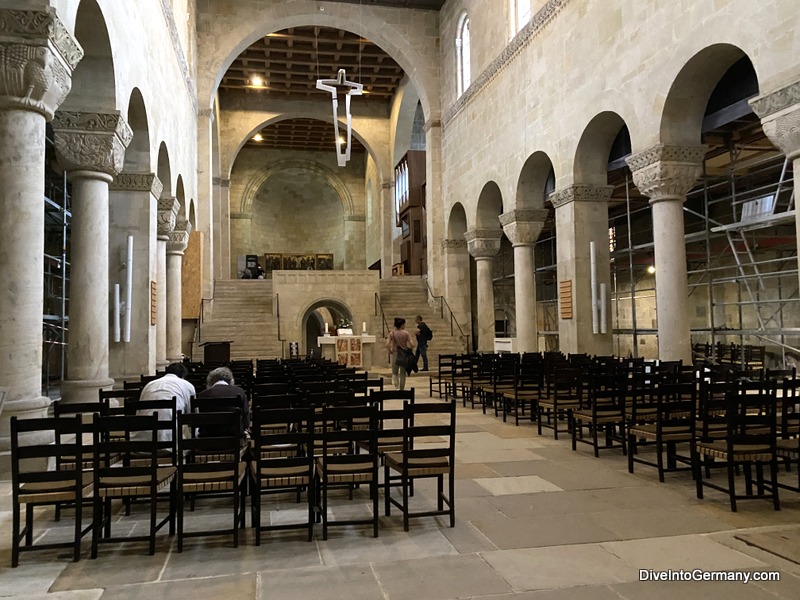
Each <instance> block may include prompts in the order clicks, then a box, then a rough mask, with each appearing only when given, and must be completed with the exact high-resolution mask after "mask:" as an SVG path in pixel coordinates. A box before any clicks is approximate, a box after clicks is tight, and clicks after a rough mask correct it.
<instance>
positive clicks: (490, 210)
mask: <svg viewBox="0 0 800 600" xmlns="http://www.w3.org/2000/svg"><path fill="white" fill-rule="evenodd" d="M502 212H503V193H502V192H501V191H500V186H498V185H497V184H496V183H495V182H494V181H489V182H487V183H486V184H485V185H484V186H483V189H482V190H481V194H480V196H478V206H477V208H476V212H475V226H476V227H479V228H482V229H500V219H499V217H500V214H501V213H502Z"/></svg>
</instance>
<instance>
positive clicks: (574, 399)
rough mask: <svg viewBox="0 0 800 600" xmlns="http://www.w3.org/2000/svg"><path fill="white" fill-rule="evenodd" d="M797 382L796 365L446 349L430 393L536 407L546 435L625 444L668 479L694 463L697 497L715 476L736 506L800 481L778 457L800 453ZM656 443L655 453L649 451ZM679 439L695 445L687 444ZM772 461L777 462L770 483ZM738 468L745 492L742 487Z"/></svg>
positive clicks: (533, 412) (632, 456)
mask: <svg viewBox="0 0 800 600" xmlns="http://www.w3.org/2000/svg"><path fill="white" fill-rule="evenodd" d="M439 386H441V387H439ZM798 387H800V384H798V381H797V379H796V373H795V372H794V370H783V369H780V370H779V369H771V370H770V369H747V370H743V369H739V368H736V367H734V366H731V365H728V366H712V367H696V366H694V365H690V366H686V365H683V364H682V363H681V362H680V361H669V362H667V361H661V362H649V361H643V360H642V359H622V358H616V357H588V356H586V355H570V356H561V355H558V354H550V355H543V354H535V353H533V354H527V355H522V356H520V355H508V354H499V355H492V354H488V355H463V356H444V357H442V358H440V371H439V373H438V376H437V378H436V379H435V380H434V381H432V383H431V390H432V393H436V392H437V391H438V390H441V391H440V392H439V393H441V394H442V395H443V396H444V397H445V398H448V399H451V398H452V399H455V398H456V397H458V396H459V395H460V396H461V397H462V400H463V403H464V404H465V405H466V404H467V403H468V402H470V403H471V405H472V406H473V407H475V405H476V403H477V404H480V405H482V408H483V410H484V412H485V411H486V410H487V408H494V410H495V414H496V415H498V414H499V413H500V412H502V415H503V419H504V420H505V419H506V417H507V416H508V415H513V416H514V417H515V421H516V423H517V424H519V418H520V417H521V416H525V415H528V416H529V418H530V420H531V421H534V422H536V424H537V431H538V433H539V434H540V435H541V434H542V431H543V429H547V428H549V429H551V430H552V431H553V436H554V438H555V439H558V436H559V434H563V433H567V434H568V435H569V436H570V437H571V442H572V448H573V449H577V444H578V443H581V442H584V443H587V444H589V445H591V446H592V447H593V450H594V454H595V456H599V454H600V451H601V450H604V449H621V450H622V452H623V453H626V454H627V456H628V462H629V470H630V471H631V472H633V470H634V464H647V465H652V466H654V467H656V468H657V469H658V476H659V480H660V481H664V474H665V473H667V472H670V471H677V470H690V471H692V473H693V475H694V477H695V479H696V481H697V490H698V497H702V495H703V489H704V488H706V487H715V486H716V488H715V489H721V490H724V491H726V492H727V493H728V495H729V498H730V502H731V509H732V510H734V511H735V510H736V508H737V507H736V500H737V499H742V498H751V497H765V498H770V499H772V500H773V503H774V505H775V507H776V508H778V507H779V500H778V492H777V490H778V488H779V487H780V488H785V489H789V490H792V491H800V476H799V477H798V483H797V485H796V486H795V485H794V484H791V485H789V484H786V483H781V482H779V480H778V478H777V466H778V463H779V461H782V462H784V463H786V466H787V468H790V466H791V465H792V464H798V462H799V461H800V421H799V419H800V404H798V402H800V398H798V396H797V389H798ZM648 445H650V446H652V447H653V449H654V450H655V458H654V459H650V458H647V457H645V454H644V452H643V449H644V447H645V446H648ZM679 445H681V447H682V448H686V449H687V450H686V451H683V453H682V454H680V453H679V452H678V447H679ZM714 461H717V462H716V463H715V462H714ZM701 463H702V465H703V469H702V472H700V470H699V465H700V464H701ZM715 464H719V465H723V466H725V467H727V469H728V471H729V472H728V485H727V487H724V486H720V485H717V484H716V483H714V482H713V481H710V480H709V478H710V472H711V468H712V467H713V466H715ZM764 468H769V470H770V481H769V483H768V484H765V483H764V476H763V473H762V472H761V471H762V470H763V469H764ZM753 469H756V471H758V473H757V479H758V481H757V483H758V484H759V485H758V486H757V487H758V491H757V493H754V492H753V482H752V477H751V476H750V472H751V471H752V470H753ZM740 470H744V473H745V485H746V488H747V493H746V494H743V495H738V494H737V492H736V490H735V487H736V486H735V480H734V475H735V473H736V472H738V471H740Z"/></svg>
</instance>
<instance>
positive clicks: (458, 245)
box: [442, 239, 467, 251]
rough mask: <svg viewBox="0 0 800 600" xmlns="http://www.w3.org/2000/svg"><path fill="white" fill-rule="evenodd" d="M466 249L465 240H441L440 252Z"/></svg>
mask: <svg viewBox="0 0 800 600" xmlns="http://www.w3.org/2000/svg"><path fill="white" fill-rule="evenodd" d="M461 249H464V250H466V249H467V240H456V239H449V240H442V250H445V251H448V250H461Z"/></svg>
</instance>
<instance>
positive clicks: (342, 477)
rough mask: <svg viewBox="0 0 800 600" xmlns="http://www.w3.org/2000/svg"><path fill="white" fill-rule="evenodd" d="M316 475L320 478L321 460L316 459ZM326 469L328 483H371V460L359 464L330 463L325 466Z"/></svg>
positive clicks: (321, 471)
mask: <svg viewBox="0 0 800 600" xmlns="http://www.w3.org/2000/svg"><path fill="white" fill-rule="evenodd" d="M316 466H317V474H318V475H319V476H320V477H322V474H323V465H322V459H317V462H316ZM326 467H327V469H328V483H368V482H370V481H372V467H373V465H372V460H365V461H364V462H360V463H347V464H339V463H331V462H329V463H328V464H327V465H326Z"/></svg>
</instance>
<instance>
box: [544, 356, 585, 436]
mask: <svg viewBox="0 0 800 600" xmlns="http://www.w3.org/2000/svg"><path fill="white" fill-rule="evenodd" d="M583 393H584V392H583V372H582V370H581V369H580V368H575V367H564V366H562V367H559V368H557V369H555V370H554V371H553V373H552V374H551V375H550V395H549V397H548V398H546V399H544V400H540V401H539V403H538V405H537V411H538V414H537V431H538V433H539V435H542V428H543V427H547V428H548V429H552V430H553V438H554V439H556V440H557V439H558V434H559V433H569V431H570V430H569V427H567V429H559V426H558V423H559V421H567V422H568V414H569V411H571V410H577V409H579V408H580V407H581V405H582V404H581V403H582V402H583Z"/></svg>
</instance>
